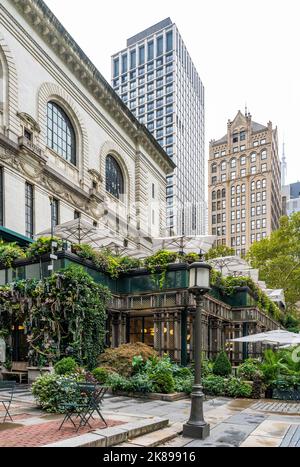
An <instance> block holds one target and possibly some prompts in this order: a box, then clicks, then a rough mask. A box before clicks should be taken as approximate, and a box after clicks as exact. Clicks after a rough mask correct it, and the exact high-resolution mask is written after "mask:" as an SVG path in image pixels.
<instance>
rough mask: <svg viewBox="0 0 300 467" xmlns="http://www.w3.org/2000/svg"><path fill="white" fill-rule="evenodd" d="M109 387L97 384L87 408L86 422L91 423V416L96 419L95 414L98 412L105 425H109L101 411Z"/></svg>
mask: <svg viewBox="0 0 300 467" xmlns="http://www.w3.org/2000/svg"><path fill="white" fill-rule="evenodd" d="M108 389H109V388H108V386H100V385H96V387H95V390H94V392H93V394H92V397H91V399H90V401H89V404H88V406H87V410H86V412H85V414H84V418H85V421H86V423H88V424H89V421H90V419H91V418H92V419H93V420H94V417H93V414H94V413H95V412H96V413H97V414H98V415H99V417H100V418H101V420H102V421H103V423H104V424H105V426H106V427H107V423H106V421H105V419H104V417H103V415H102V413H101V408H102V404H103V399H104V396H105V394H106V393H107V391H108Z"/></svg>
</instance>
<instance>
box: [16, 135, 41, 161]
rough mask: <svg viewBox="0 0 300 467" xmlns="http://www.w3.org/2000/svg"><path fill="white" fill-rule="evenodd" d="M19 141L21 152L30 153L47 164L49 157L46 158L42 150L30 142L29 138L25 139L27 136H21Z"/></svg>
mask: <svg viewBox="0 0 300 467" xmlns="http://www.w3.org/2000/svg"><path fill="white" fill-rule="evenodd" d="M18 141H19V147H20V149H21V150H25V151H29V152H30V153H31V154H33V155H34V156H36V157H38V158H39V159H41V160H42V161H43V162H47V157H46V156H45V154H44V153H43V151H42V150H41V148H40V147H39V146H37V145H36V144H34V143H33V142H32V141H30V140H29V139H28V138H25V136H20V137H19V140H18Z"/></svg>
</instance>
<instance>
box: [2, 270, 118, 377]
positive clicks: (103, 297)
mask: <svg viewBox="0 0 300 467" xmlns="http://www.w3.org/2000/svg"><path fill="white" fill-rule="evenodd" d="M109 299H110V292H109V291H108V289H106V288H105V287H103V286H101V285H98V284H96V283H95V282H94V281H93V279H92V278H91V277H90V276H89V274H87V273H86V272H85V271H84V270H83V269H82V268H81V267H78V266H70V267H68V268H66V269H64V270H62V271H59V272H58V273H56V274H53V275H51V276H50V277H48V278H44V279H43V280H42V281H36V280H27V281H26V280H24V281H18V282H15V283H13V284H11V285H10V286H2V287H0V309H1V310H2V313H1V314H0V327H1V329H7V330H10V329H11V327H12V325H13V324H14V323H15V322H18V321H19V322H20V323H22V324H23V325H24V328H25V334H26V336H27V342H28V344H29V353H28V358H29V362H30V365H32V366H45V365H47V364H51V363H53V362H55V361H58V360H59V359H60V358H61V357H63V356H64V355H65V352H66V349H67V348H72V350H73V356H74V358H75V359H76V360H77V361H78V362H80V364H82V365H86V366H87V367H88V368H94V367H95V366H96V362H97V357H98V355H99V354H100V353H101V352H102V351H103V347H104V338H105V321H106V312H105V310H106V306H107V303H108V300H109Z"/></svg>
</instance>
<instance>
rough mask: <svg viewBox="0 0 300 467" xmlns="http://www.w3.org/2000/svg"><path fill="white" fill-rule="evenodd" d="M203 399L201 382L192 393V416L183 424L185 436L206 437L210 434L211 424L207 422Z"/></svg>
mask: <svg viewBox="0 0 300 467" xmlns="http://www.w3.org/2000/svg"><path fill="white" fill-rule="evenodd" d="M203 399H204V394H203V392H202V386H201V384H196V385H195V386H194V387H193V392H192V394H191V416H190V419H189V421H188V422H187V423H185V424H184V425H183V437H185V438H195V439H205V438H207V437H208V436H209V434H210V425H209V424H208V423H206V421H205V420H204V416H203Z"/></svg>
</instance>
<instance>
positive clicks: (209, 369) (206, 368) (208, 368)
mask: <svg viewBox="0 0 300 467" xmlns="http://www.w3.org/2000/svg"><path fill="white" fill-rule="evenodd" d="M201 366H202V368H201V372H202V377H203V378H206V377H207V376H209V375H212V374H213V367H214V365H213V363H212V362H211V361H210V360H207V359H205V358H202V365H201Z"/></svg>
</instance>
